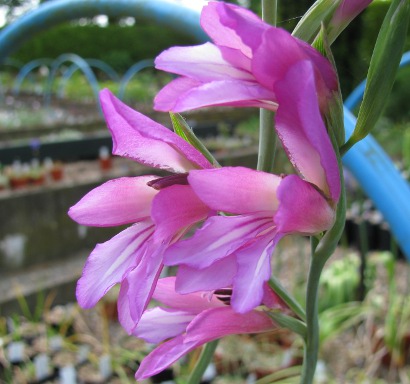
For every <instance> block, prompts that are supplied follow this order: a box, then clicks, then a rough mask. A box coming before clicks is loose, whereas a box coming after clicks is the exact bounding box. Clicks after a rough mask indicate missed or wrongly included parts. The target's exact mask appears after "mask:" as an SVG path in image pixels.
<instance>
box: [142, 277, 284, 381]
mask: <svg viewBox="0 0 410 384" xmlns="http://www.w3.org/2000/svg"><path fill="white" fill-rule="evenodd" d="M231 292H232V290H231V289H230V288H228V289H221V290H217V291H214V292H197V293H191V294H188V295H180V294H178V293H176V292H175V277H168V278H164V279H160V280H159V281H158V283H157V286H156V289H155V291H154V294H153V298H154V299H156V300H158V301H159V302H160V303H162V304H164V305H165V306H166V307H155V308H153V309H148V310H147V311H146V312H144V314H143V315H142V317H141V320H140V322H139V324H138V326H137V327H136V329H135V331H134V335H135V336H138V337H140V338H142V339H144V340H146V341H148V342H150V343H160V342H162V341H164V340H168V339H169V340H168V341H166V342H164V343H163V344H161V345H160V346H158V347H157V348H156V349H154V350H153V351H152V352H151V353H150V354H149V355H148V356H147V357H145V358H144V360H143V361H142V363H141V365H140V367H139V369H138V371H137V373H136V375H135V377H136V379H137V380H142V379H145V378H148V377H150V376H152V375H155V374H157V373H159V372H161V371H162V370H164V369H165V368H167V367H169V366H170V365H172V364H173V363H174V362H176V361H177V360H178V359H179V358H181V357H182V356H183V355H185V354H186V353H188V352H189V351H191V350H193V349H195V348H197V347H199V346H201V345H202V344H205V343H208V342H209V341H212V340H216V339H219V338H221V337H223V336H227V335H232V334H244V333H260V332H269V331H272V330H274V329H277V326H276V325H275V323H274V322H273V320H272V319H271V318H270V317H269V316H268V315H267V314H266V313H265V312H264V311H263V310H253V311H250V312H248V313H246V314H240V313H236V312H234V311H233V310H232V308H231V306H230V305H229V300H230V295H231ZM262 303H263V305H265V306H266V307H267V308H270V309H280V310H288V308H287V307H286V306H285V305H284V304H283V303H282V301H281V300H280V299H279V298H278V297H277V296H276V294H275V293H274V292H273V291H272V290H271V289H270V288H269V286H267V285H265V286H264V294H263V300H262Z"/></svg>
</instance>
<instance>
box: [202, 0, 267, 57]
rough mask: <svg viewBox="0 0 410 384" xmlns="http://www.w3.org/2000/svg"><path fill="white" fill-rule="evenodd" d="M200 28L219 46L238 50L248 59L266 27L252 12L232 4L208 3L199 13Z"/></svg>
mask: <svg viewBox="0 0 410 384" xmlns="http://www.w3.org/2000/svg"><path fill="white" fill-rule="evenodd" d="M201 26H202V28H203V29H204V30H205V32H206V33H207V34H208V35H209V36H210V37H211V38H212V40H213V41H214V42H215V43H216V44H218V45H221V46H224V47H229V48H234V49H239V50H240V51H241V52H243V53H244V54H245V55H247V56H248V57H251V56H252V48H255V47H256V46H258V45H259V44H260V36H261V34H262V33H263V31H264V30H266V29H267V28H268V25H267V24H265V23H263V22H262V20H261V19H260V18H259V17H258V16H256V15H255V14H253V13H252V12H250V11H248V10H246V9H244V8H242V7H238V6H236V5H233V4H226V3H223V2H215V1H212V2H209V3H208V5H207V6H205V7H204V8H203V10H202V13H201Z"/></svg>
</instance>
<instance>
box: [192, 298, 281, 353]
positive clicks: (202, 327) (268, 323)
mask: <svg viewBox="0 0 410 384" xmlns="http://www.w3.org/2000/svg"><path fill="white" fill-rule="evenodd" d="M274 328H276V327H275V325H274V323H273V321H272V320H271V319H270V318H269V316H267V315H266V314H264V313H263V312H261V311H251V312H248V313H244V314H242V313H236V312H234V311H233V309H232V308H231V307H230V306H225V307H223V308H212V309H209V310H207V311H204V312H201V313H200V314H199V315H198V316H196V317H195V319H194V320H193V321H192V322H191V323H190V324H189V325H188V327H187V330H186V336H185V340H184V342H185V343H191V342H195V343H196V344H197V345H200V344H204V343H207V342H209V341H211V340H215V339H219V338H221V337H223V336H227V335H235V334H244V333H259V332H266V331H269V330H272V329H274ZM199 343H200V344H199Z"/></svg>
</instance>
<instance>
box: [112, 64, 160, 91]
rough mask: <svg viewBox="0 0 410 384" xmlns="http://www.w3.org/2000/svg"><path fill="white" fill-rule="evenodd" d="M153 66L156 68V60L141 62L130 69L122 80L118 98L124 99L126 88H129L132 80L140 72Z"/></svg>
mask: <svg viewBox="0 0 410 384" xmlns="http://www.w3.org/2000/svg"><path fill="white" fill-rule="evenodd" d="M153 66H154V60H153V59H146V60H141V61H139V62H138V63H135V64H134V65H132V66H131V67H130V68H128V70H127V72H125V74H124V76H123V77H122V79H121V82H120V88H119V90H118V97H119V98H120V99H123V98H124V95H125V88H126V87H127V85H128V83H129V82H130V80H131V79H132V78H133V77H134V75H136V74H137V73H138V72H140V71H141V70H143V69H144V68H149V67H153Z"/></svg>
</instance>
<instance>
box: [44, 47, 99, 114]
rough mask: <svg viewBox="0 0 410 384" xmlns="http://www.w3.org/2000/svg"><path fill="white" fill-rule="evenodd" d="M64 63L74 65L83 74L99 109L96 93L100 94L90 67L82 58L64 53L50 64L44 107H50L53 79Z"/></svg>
mask: <svg viewBox="0 0 410 384" xmlns="http://www.w3.org/2000/svg"><path fill="white" fill-rule="evenodd" d="M66 61H70V62H72V63H74V64H75V65H76V66H77V67H78V68H79V69H80V70H81V71H82V72H83V73H84V75H85V77H86V78H87V80H88V83H89V84H90V86H91V89H92V91H93V93H94V96H95V99H96V100H97V104H98V107H99V106H100V103H99V98H98V93H99V92H100V87H99V85H98V80H97V78H96V77H95V74H94V72H93V71H92V69H91V67H90V66H89V65H88V63H87V62H86V61H85V60H84V59H83V58H82V57H80V56H78V55H75V54H74V53H65V54H63V55H61V56H59V57H57V59H55V60H54V61H53V63H52V64H51V70H50V73H49V75H48V78H47V84H46V88H45V91H44V99H45V105H46V106H48V105H50V101H51V93H52V86H53V81H54V78H55V77H56V75H57V72H58V70H59V68H60V66H61V64H63V63H64V62H66Z"/></svg>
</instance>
